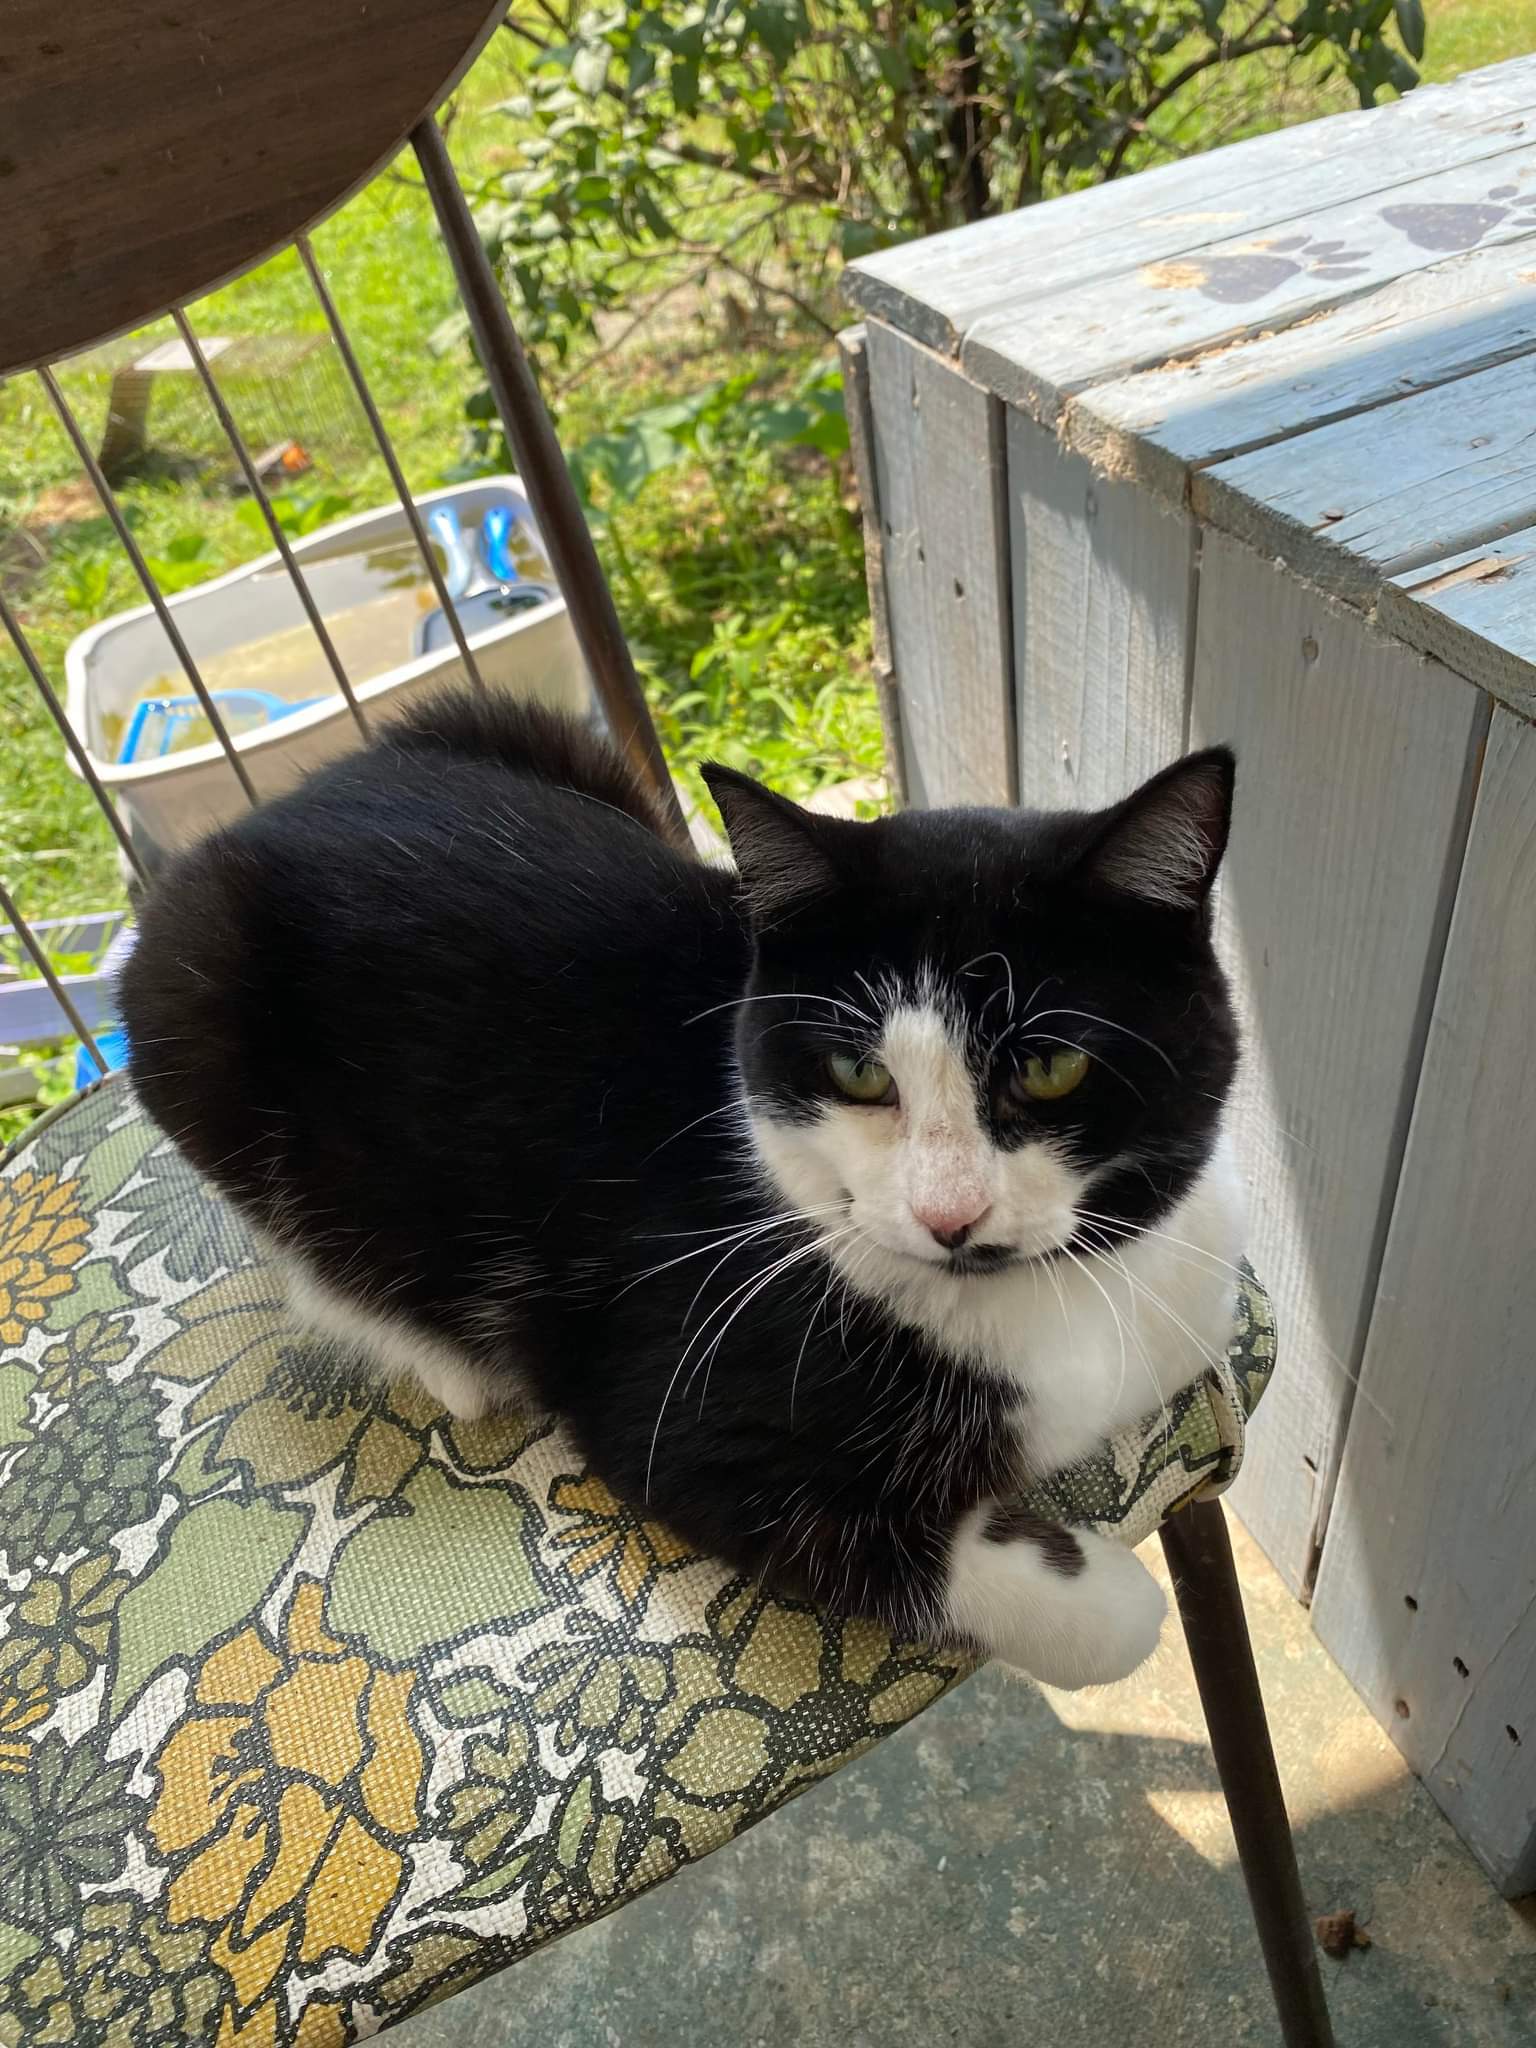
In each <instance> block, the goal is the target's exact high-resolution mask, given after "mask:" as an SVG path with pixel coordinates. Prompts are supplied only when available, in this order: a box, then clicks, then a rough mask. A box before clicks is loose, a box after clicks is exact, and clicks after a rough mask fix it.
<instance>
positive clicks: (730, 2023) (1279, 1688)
mask: <svg viewBox="0 0 1536 2048" xmlns="http://www.w3.org/2000/svg"><path fill="white" fill-rule="evenodd" d="M1234 1533H1235V1535H1236V1537H1237V1540H1238V1544H1239V1553H1238V1556H1239V1565H1240V1569H1241V1571H1242V1575H1243V1583H1244V1588H1245V1591H1246V1595H1247V1598H1248V1605H1249V1612H1250V1617H1251V1620H1252V1624H1253V1630H1254V1637H1255V1641H1256V1644H1257V1647H1258V1652H1259V1660H1260V1665H1261V1668H1262V1675H1263V1680H1264V1689H1265V1694H1266V1697H1267V1699H1268V1702H1269V1712H1270V1720H1271V1723H1272V1726H1273V1728H1274V1733H1275V1741H1276V1748H1277V1750H1278V1753H1279V1758H1280V1767H1281V1772H1282V1775H1283V1777H1284V1779H1285V1783H1286V1788H1287V1792H1288V1795H1289V1798H1290V1803H1291V1809H1292V1813H1293V1816H1294V1819H1295V1822H1296V1827H1297V1840H1298V1847H1299V1853H1300V1857H1301V1865H1302V1878H1303V1882H1304V1884H1305V1887H1306V1891H1307V1898H1308V1901H1309V1904H1310V1905H1311V1907H1312V1909H1313V1910H1314V1911H1315V1912H1318V1913H1321V1912H1326V1911H1333V1910H1336V1909H1339V1908H1341V1907H1346V1906H1347V1907H1351V1908H1353V1909H1354V1911H1355V1913H1356V1914H1357V1916H1358V1918H1359V1920H1360V1922H1361V1923H1362V1924H1363V1925H1364V1926H1365V1928H1366V1929H1367V1931H1368V1932H1369V1935H1370V1937H1371V1946H1370V1948H1369V1949H1363V1950H1357V1951H1356V1952H1355V1953H1354V1954H1353V1955H1352V1956H1351V1957H1350V1958H1349V1959H1348V1960H1347V1961H1345V1962H1343V1963H1336V1962H1330V1961H1328V1960H1327V1959H1326V1958H1325V1959H1324V1961H1323V1970H1324V1973H1325V1981H1326V1983H1327V1986H1328V1992H1329V1998H1330V2002H1331V2005H1332V2008H1333V2013H1334V2019H1335V2024H1336V2027H1337V2031H1338V2036H1339V2042H1340V2048H1429V2044H1436V2048H1439V2044H1445V2048H1536V1899H1533V1900H1530V1901H1527V1902H1526V1903H1525V1904H1524V1905H1523V1906H1509V1905H1507V1904H1505V1903H1504V1902H1503V1901H1501V1900H1500V1899H1499V1898H1498V1897H1496V1895H1495V1894H1494V1892H1493V1891H1492V1889H1491V1888H1490V1887H1489V1885H1488V1884H1487V1882H1486V1880H1485V1879H1484V1878H1483V1876H1482V1873H1481V1872H1480V1871H1479V1870H1478V1868H1477V1866H1476V1865H1475V1864H1474V1863H1473V1861H1472V1860H1471V1858H1470V1857H1469V1856H1468V1855H1467V1853H1466V1852H1465V1850H1463V1849H1462V1847H1461V1846H1460V1844H1459V1843H1458V1841H1457V1839H1456V1837H1455V1836H1454V1835H1453V1834H1452V1832H1451V1830H1450V1828H1449V1827H1448V1826H1447V1824H1446V1823H1445V1821H1444V1820H1442V1819H1441V1817H1440V1814H1439V1812H1438V1810H1437V1809H1436V1807H1435V1805H1434V1803H1433V1802H1432V1801H1431V1800H1430V1798H1429V1796H1428V1794H1427V1793H1425V1792H1424V1791H1423V1790H1422V1788H1421V1787H1420V1786H1419V1785H1418V1784H1417V1782H1416V1781H1415V1780H1414V1779H1413V1778H1412V1777H1411V1776H1410V1775H1409V1774H1408V1772H1407V1771H1406V1770H1405V1768H1404V1766H1403V1764H1402V1761H1401V1759H1400V1758H1399V1757H1398V1754H1397V1752H1396V1750H1395V1749H1393V1747H1392V1745H1391V1743H1390V1742H1389V1741H1388V1740H1387V1738H1386V1737H1385V1736H1384V1735H1383V1734H1382V1733H1381V1731H1380V1730H1379V1729H1378V1728H1377V1727H1376V1725H1375V1723H1374V1722H1373V1721H1371V1720H1370V1719H1369V1718H1368V1717H1367V1716H1366V1714H1365V1712H1364V1711H1363V1709H1362V1708H1361V1707H1360V1704H1359V1702H1358V1701H1357V1700H1356V1698H1355V1695H1354V1693H1353V1692H1352V1691H1351V1690H1350V1688H1349V1686H1348V1685H1347V1684H1346V1682H1345V1680H1344V1679H1343V1678H1342V1677H1341V1676H1340V1674H1339V1672H1338V1671H1337V1670H1336V1669H1335V1667H1334V1665H1333V1664H1332V1662H1331V1661H1330V1659H1329V1658H1328V1656H1327V1655H1326V1653H1325V1652H1324V1651H1323V1649H1322V1648H1321V1646H1320V1645H1319V1644H1318V1642H1317V1641H1316V1639H1315V1638H1314V1637H1313V1636H1312V1634H1311V1632H1310V1630H1309V1628H1308V1626H1307V1619H1306V1616H1305V1614H1304V1613H1303V1611H1302V1610H1301V1609H1300V1608H1299V1607H1297V1606H1296V1605H1295V1603H1294V1602H1293V1601H1292V1600H1291V1599H1290V1598H1289V1597H1288V1595H1287V1594H1286V1593H1285V1591H1284V1589H1283V1588H1282V1586H1281V1585H1280V1583H1279V1581H1278V1579H1277V1578H1276V1577H1275V1575H1274V1574H1273V1572H1272V1571H1271V1570H1270V1569H1269V1567H1268V1565H1267V1564H1266V1563H1265V1562H1264V1559H1263V1558H1262V1556H1261V1555H1260V1553H1259V1552H1258V1550H1257V1549H1256V1548H1255V1547H1254V1546H1253V1545H1252V1544H1251V1543H1249V1542H1248V1541H1247V1540H1246V1538H1244V1537H1243V1535H1242V1532H1241V1531H1240V1530H1235V1531H1234ZM1145 1555H1146V1556H1147V1558H1148V1561H1149V1562H1153V1561H1154V1559H1155V1560H1156V1562H1157V1563H1158V1564H1160V1563H1161V1559H1160V1556H1157V1546H1156V1544H1153V1545H1150V1546H1148V1549H1147V1551H1146V1553H1145ZM395 2038H396V2039H397V2040H399V2042H400V2044H401V2048H493V2044H495V2048H501V2044H506V2048H522V2044H525V2043H526V2044H528V2048H651V2044H655V2048H875V2044H877V2043H878V2044H879V2048H908V2044H911V2048H918V2044H921V2048H934V2044H937V2043H944V2042H954V2043H959V2044H963V2048H1090V2044H1092V2048H1138V2044H1141V2043H1159V2044H1183V2043H1186V2042H1189V2043H1194V2042H1201V2043H1210V2044H1212V2048H1229V2044H1232V2048H1236V2044H1240V2043H1247V2042H1253V2043H1263V2044H1266V2048H1267V2044H1271V2043H1276V2042H1278V2040H1279V2031H1278V2028H1277V2025H1276V2022H1275V2019H1274V2016H1273V2012H1272V2010H1271V2008H1270V2007H1269V2004H1268V2001H1267V1995H1266V1991H1265V1985H1264V1978H1263V1973H1262V1968H1261V1965H1260V1962H1259V1957H1258V1950H1257V1945H1256V1942H1255V1940H1254V1937H1253V1933H1252V1928H1251V1924H1250V1922H1249V1920H1248V1917H1247V1909H1246V1904H1245V1900H1244V1896H1243V1890H1242V1883H1241V1878H1240V1876H1239V1873H1238V1869H1237V1865H1236V1861H1235V1854H1234V1851H1233V1847H1232V1841H1231V1836H1230V1834H1229V1832H1228V1829H1227V1823H1226V1817H1225V1811H1224V1809H1223V1806H1222V1799H1221V1793H1220V1790H1219V1788H1218V1786H1217V1782H1216V1778H1215V1773H1214V1770H1213V1768H1212V1766H1211V1762H1210V1758H1209V1755H1208V1752H1207V1749H1206V1744H1205V1738H1204V1732H1203V1727H1202V1723H1201V1719H1200V1710H1199V1705H1198V1703H1197V1701H1196V1697H1195V1690H1194V1682H1193V1679H1192V1677H1191V1674H1190V1669H1189V1662H1188V1659H1187V1657H1186V1656H1185V1654H1184V1649H1183V1644H1182V1641H1181V1640H1180V1638H1179V1636H1178V1631H1177V1629H1176V1628H1170V1629H1169V1631H1168V1634H1167V1638H1166V1640H1165V1643H1164V1647H1163V1648H1162V1649H1161V1650H1160V1652H1159V1653H1158V1656H1157V1658H1156V1659H1155V1660H1154V1662H1153V1664H1152V1666H1151V1667H1150V1668H1149V1669H1148V1670H1147V1671H1145V1672H1143V1673H1141V1674H1139V1675H1138V1677H1137V1678H1136V1679H1134V1680H1132V1681H1131V1682H1130V1683H1129V1684H1127V1685H1124V1686H1121V1687H1118V1688H1115V1689H1113V1690H1111V1691H1108V1692H1104V1693H1100V1694H1097V1695H1089V1696H1082V1695H1077V1696H1073V1695H1070V1694H1045V1693H1041V1692H1039V1691H1037V1690H1035V1688H1033V1687H1032V1686H1030V1685H1027V1684H1025V1683H1023V1682H1021V1681H1017V1680H1010V1679H1006V1678H1004V1677H1002V1676H1001V1675H1000V1674H999V1673H997V1672H995V1671H987V1672H983V1673H982V1674H981V1675H980V1676H979V1677H978V1678H976V1679H974V1680H972V1681H971V1683H970V1684H968V1685H965V1686H962V1687H961V1688H960V1689H959V1691H958V1692H956V1693H954V1694H952V1695H951V1696H950V1697H949V1698H948V1699H946V1700H943V1701H941V1702H940V1704H939V1705H938V1706H937V1707H935V1708H933V1709H932V1710H931V1711H930V1712H929V1713H927V1714H925V1715H924V1716H923V1717H922V1718H921V1719H920V1720H918V1721H916V1722H914V1723H913V1724H912V1725H911V1726H910V1727H908V1728H905V1729H903V1730H902V1731H901V1732H900V1733H899V1734H898V1735H896V1736H894V1737H893V1738H892V1739H891V1740H890V1741H889V1742H887V1743H885V1744H884V1745H883V1746H882V1747H881V1748H880V1749H878V1750H877V1751H875V1752H874V1753H873V1755H871V1756H868V1757H865V1758H864V1759H863V1760H862V1761H861V1762H859V1763H857V1764H854V1765H852V1766H851V1767H849V1768H848V1769H846V1770H844V1771H842V1772H840V1773H839V1774H838V1775H837V1776H836V1777H834V1778H833V1779H831V1780H830V1781H828V1782H827V1783H826V1784H824V1785H821V1786H819V1787H817V1789H816V1790H815V1791H813V1792H811V1793H809V1794H807V1795H806V1797H805V1798H803V1799H802V1800H800V1801H799V1802H798V1803H797V1804H795V1805H794V1806H792V1807H789V1808H787V1809H786V1810H785V1811H784V1812H782V1813H780V1814H778V1815H776V1816H775V1817H774V1818H773V1819H771V1820H770V1821H768V1822H767V1823H766V1824H765V1825H764V1826H762V1827H760V1828H759V1829H757V1830H756V1832H755V1833H753V1834H751V1835H748V1836H746V1837H744V1838H743V1839H742V1840H741V1841H739V1842H737V1843H734V1844H733V1845H732V1846H731V1847H730V1848H729V1849H726V1850H723V1851H721V1852H720V1853H719V1854H718V1855H716V1856H715V1857H713V1858H711V1859H710V1860H709V1861H708V1862H706V1863H703V1864H700V1865H698V1866H696V1867H695V1868H693V1869H691V1870H686V1871H683V1872H682V1873H681V1874H680V1875H679V1876H677V1877H675V1878H674V1879H673V1880H672V1881H671V1882H670V1883H669V1884H666V1885H664V1886H662V1888H661V1889H660V1890H659V1891H656V1892H653V1893H651V1894H650V1895H649V1896H648V1897H646V1898H645V1899H642V1900H640V1901H638V1902H637V1903H636V1904H634V1905H632V1906H629V1907H626V1908H625V1909H624V1910H623V1911H622V1912H620V1913H618V1914H616V1915H615V1916H614V1917H613V1918H612V1919H609V1920H607V1921H604V1922H602V1923H600V1924H599V1925H598V1926H596V1927H592V1928H588V1929H586V1930H584V1931H583V1932H581V1933H579V1934H575V1935H572V1936H570V1937H569V1938H568V1939H566V1940H565V1941H563V1942H561V1943H559V1944H558V1945H556V1946H555V1947H553V1948H550V1949H546V1950H545V1951H543V1952H542V1953H541V1954H539V1955H537V1956H535V1957H533V1958H532V1959H531V1960H530V1961H528V1962H526V1963H523V1964H522V1965H520V1966H519V1967H518V1968H517V1969H516V1970H515V1971H512V1972H510V1973H508V1974H506V1975H504V1976H502V1977H499V1978H494V1979H492V1980H491V1981H489V1982H488V1983H485V1984H482V1985H480V1986H478V1987H477V1988H476V1989H475V1990H473V1991H469V1992H466V1993H464V1994H461V1995H460V1996H459V1997H458V1998H456V1999H453V2000H450V2001H449V2002H448V2003H447V2004H445V2005H441V2006H438V2007H437V2008H435V2009H434V2010H433V2011H431V2012H429V2013H424V2014H422V2015H421V2016H420V2017H419V2018H417V2019H415V2020H413V2021H411V2022H409V2023H408V2024H407V2026H406V2027H404V2028H403V2029H401V2031H400V2032H399V2033H398V2034H397V2035H396V2037H395Z"/></svg>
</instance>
